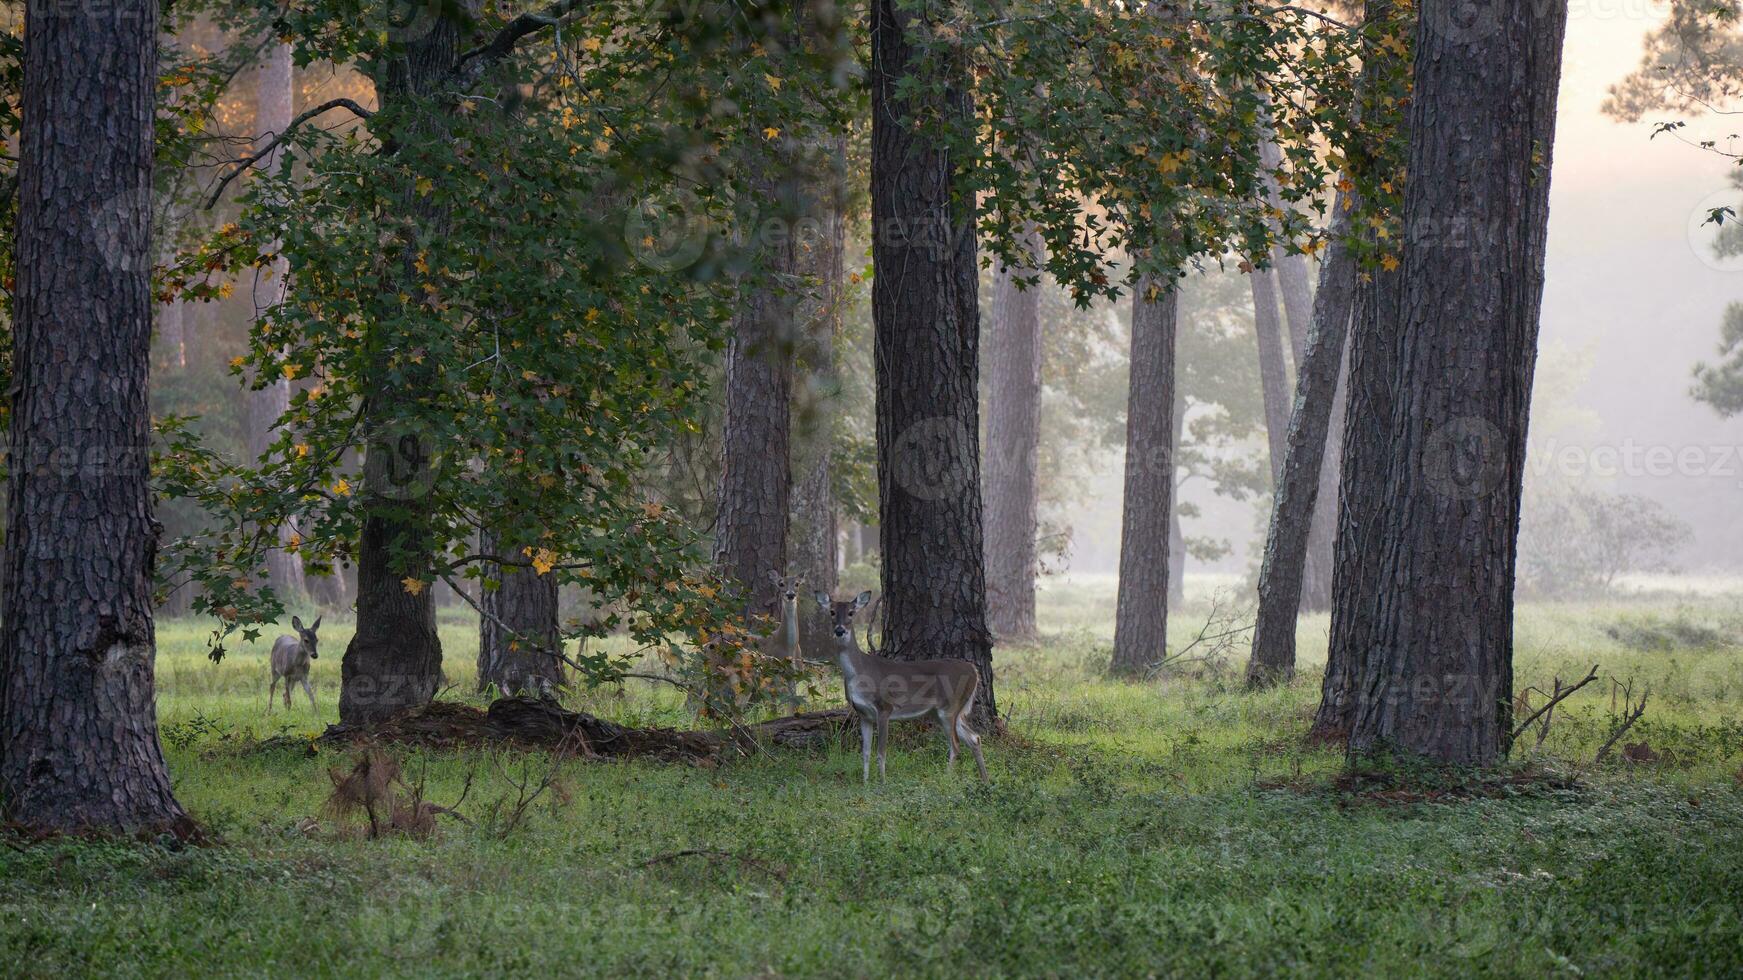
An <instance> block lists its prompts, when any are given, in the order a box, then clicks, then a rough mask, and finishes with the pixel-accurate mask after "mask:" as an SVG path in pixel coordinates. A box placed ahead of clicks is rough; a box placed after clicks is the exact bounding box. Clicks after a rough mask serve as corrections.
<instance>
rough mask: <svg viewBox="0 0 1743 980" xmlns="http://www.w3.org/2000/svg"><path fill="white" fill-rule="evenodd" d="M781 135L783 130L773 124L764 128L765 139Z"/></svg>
mask: <svg viewBox="0 0 1743 980" xmlns="http://www.w3.org/2000/svg"><path fill="white" fill-rule="evenodd" d="M779 135H781V131H780V130H778V129H776V128H775V127H773V126H770V127H768V128H766V129H764V130H763V138H764V139H771V140H772V139H774V138H775V137H777V136H779Z"/></svg>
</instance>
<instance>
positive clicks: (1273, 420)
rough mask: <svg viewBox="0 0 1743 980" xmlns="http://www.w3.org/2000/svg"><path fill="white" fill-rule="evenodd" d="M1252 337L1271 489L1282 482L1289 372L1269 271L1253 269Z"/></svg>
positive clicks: (1285, 444) (1273, 276)
mask: <svg viewBox="0 0 1743 980" xmlns="http://www.w3.org/2000/svg"><path fill="white" fill-rule="evenodd" d="M1251 278H1252V286H1253V335H1254V337H1255V338H1256V339H1257V340H1258V344H1259V386H1260V395H1261V396H1262V397H1263V400H1264V405H1265V444H1266V447H1267V449H1268V451H1269V456H1270V460H1271V486H1272V489H1273V490H1275V488H1276V487H1277V485H1278V484H1280V483H1282V482H1283V456H1284V453H1285V452H1286V451H1287V446H1288V439H1289V394H1288V391H1289V369H1288V367H1287V366H1286V365H1285V364H1284V363H1283V321H1282V320H1281V319H1280V317H1279V314H1278V310H1277V279H1276V276H1275V274H1274V273H1273V272H1272V271H1271V270H1270V269H1254V270H1253V272H1252V276H1251Z"/></svg>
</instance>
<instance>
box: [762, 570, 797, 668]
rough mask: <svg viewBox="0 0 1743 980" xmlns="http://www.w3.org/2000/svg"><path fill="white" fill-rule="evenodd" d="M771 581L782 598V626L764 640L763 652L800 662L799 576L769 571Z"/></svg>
mask: <svg viewBox="0 0 1743 980" xmlns="http://www.w3.org/2000/svg"><path fill="white" fill-rule="evenodd" d="M769 581H771V582H773V583H775V589H776V590H777V591H778V592H779V594H780V597H781V626H780V628H779V629H778V630H776V631H775V632H773V633H771V634H769V635H768V636H767V637H766V638H764V640H763V645H762V646H763V652H764V653H766V654H769V655H770V656H775V657H786V658H787V659H788V660H791V661H794V662H795V663H796V662H798V660H799V576H797V575H782V574H781V573H780V572H777V571H775V570H774V569H772V568H771V569H769Z"/></svg>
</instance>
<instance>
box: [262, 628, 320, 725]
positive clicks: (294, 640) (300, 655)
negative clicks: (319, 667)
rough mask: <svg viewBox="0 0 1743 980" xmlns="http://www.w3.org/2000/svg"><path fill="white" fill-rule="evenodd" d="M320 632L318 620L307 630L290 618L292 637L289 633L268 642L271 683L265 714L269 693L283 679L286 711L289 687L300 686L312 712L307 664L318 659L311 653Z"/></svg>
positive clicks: (268, 705)
mask: <svg viewBox="0 0 1743 980" xmlns="http://www.w3.org/2000/svg"><path fill="white" fill-rule="evenodd" d="M320 628H321V617H319V616H316V617H315V621H314V622H313V623H311V624H310V625H309V627H308V628H307V629H304V628H303V620H302V617H300V616H292V617H291V629H294V630H296V635H295V636H292V635H290V634H289V633H286V634H284V635H283V636H280V637H279V638H278V639H276V640H274V641H272V680H270V681H268V682H267V685H266V710H267V712H268V713H269V714H270V713H271V712H272V689H273V688H274V687H276V686H277V685H278V679H279V678H280V677H282V678H284V707H285V710H286V711H289V710H290V706H291V685H292V684H293V683H301V684H302V685H303V693H304V694H307V695H308V696H309V710H310V711H313V710H315V689H314V688H312V687H310V686H309V662H310V661H312V660H318V659H320V654H319V653H318V652H317V651H316V649H315V631H316V630H318V629H320Z"/></svg>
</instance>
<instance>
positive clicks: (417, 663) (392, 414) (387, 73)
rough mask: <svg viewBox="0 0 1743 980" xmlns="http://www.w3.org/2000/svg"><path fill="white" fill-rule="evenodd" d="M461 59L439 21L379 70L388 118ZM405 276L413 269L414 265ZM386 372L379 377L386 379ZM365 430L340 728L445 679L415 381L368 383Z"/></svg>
mask: <svg viewBox="0 0 1743 980" xmlns="http://www.w3.org/2000/svg"><path fill="white" fill-rule="evenodd" d="M459 50H460V37H459V26H458V23H457V19H455V18H449V17H438V18H434V19H433V20H432V22H431V23H430V24H429V25H428V27H427V30H425V31H423V33H421V34H420V35H419V36H418V37H416V38H412V39H409V40H408V41H407V42H406V43H405V44H404V45H403V47H402V48H401V49H400V50H399V51H398V52H397V53H396V54H395V55H394V56H393V57H392V58H390V59H388V60H386V61H385V62H383V63H379V64H375V65H372V66H371V70H372V72H373V75H374V81H375V83H376V91H377V93H378V95H379V98H380V100H381V104H382V107H383V108H384V109H386V108H389V107H392V106H394V105H395V104H397V103H399V102H410V101H413V100H418V99H421V98H425V97H427V96H429V95H430V94H431V93H433V92H435V91H436V89H437V86H438V85H440V84H441V83H442V81H443V80H444V79H445V78H446V77H447V74H448V71H449V68H450V66H452V65H453V64H454V60H455V58H456V57H457V56H458V54H459ZM402 125H403V126H404V127H405V128H404V130H402V132H400V133H397V134H394V138H397V139H402V140H403V139H405V138H407V137H410V136H413V135H415V136H416V137H417V138H418V139H425V140H440V139H444V138H446V137H445V136H444V134H443V132H442V130H443V127H442V125H441V120H440V119H439V118H438V117H436V116H425V117H421V118H418V119H416V120H413V121H411V122H409V123H406V124H402ZM420 201H421V199H419V198H416V197H410V198H409V199H408V200H407V201H406V202H405V207H406V212H407V213H408V214H413V215H416V216H417V217H418V219H419V221H420V223H421V224H422V225H423V226H424V227H425V228H427V229H429V230H431V231H432V232H435V231H438V230H439V226H440V224H441V220H440V216H439V215H438V214H435V213H432V212H431V211H430V209H429V208H428V207H427V206H425V205H423V204H422V203H420ZM406 273H407V274H408V275H409V274H410V273H411V269H410V267H409V262H408V263H407V268H406ZM385 368H386V365H385V363H383V364H381V365H379V366H378V367H376V369H375V370H374V372H373V374H374V378H380V379H385V378H386V377H387V371H386V370H385ZM367 390H368V401H367V405H366V409H365V414H364V425H365V427H366V431H368V432H369V433H370V438H369V442H368V448H367V450H366V451H365V455H364V462H363V484H364V486H363V494H364V499H363V506H364V519H363V532H362V535H361V538H360V541H359V542H358V561H357V585H356V596H357V631H356V633H355V634H354V635H353V636H352V638H351V643H350V645H349V646H347V647H346V648H345V659H344V660H343V662H342V663H341V664H340V670H339V676H340V689H339V721H340V724H343V725H348V726H353V727H365V726H369V725H375V724H379V723H381V722H383V721H385V720H387V719H388V718H391V717H393V716H394V715H396V714H399V713H401V712H403V711H406V710H408V709H410V708H415V707H418V706H420V705H422V704H425V703H426V702H428V701H429V700H430V699H431V698H433V697H434V696H435V694H436V689H437V687H438V686H440V683H441V678H442V642H441V639H440V638H439V637H438V636H437V634H436V607H435V590H434V589H431V588H429V585H430V581H429V578H430V576H429V565H430V562H431V557H432V556H431V553H430V552H431V545H430V534H429V532H428V530H427V528H426V527H425V524H426V522H427V517H428V514H429V513H430V508H431V506H432V505H431V503H430V501H429V499H428V487H425V486H424V485H423V481H422V479H421V475H422V470H423V468H424V467H425V466H426V465H428V459H429V454H430V453H432V452H433V451H434V447H431V446H426V445H423V444H422V439H421V437H419V436H418V434H417V433H416V432H415V431H411V432H408V431H404V430H403V429H402V428H401V415H402V413H403V412H404V410H405V409H404V406H407V405H409V404H411V403H412V402H414V400H415V399H416V398H417V397H418V394H419V385H418V381H417V378H416V377H415V376H414V377H410V378H406V379H404V380H402V382H401V383H399V384H394V385H389V384H386V383H385V382H384V381H381V382H377V381H374V379H370V382H369V383H368V389H367Z"/></svg>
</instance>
